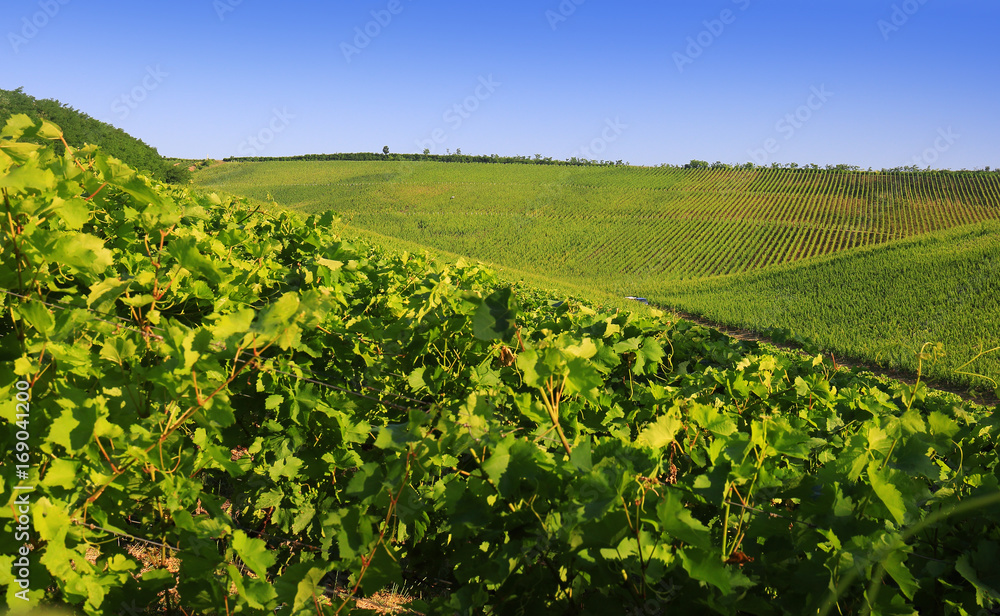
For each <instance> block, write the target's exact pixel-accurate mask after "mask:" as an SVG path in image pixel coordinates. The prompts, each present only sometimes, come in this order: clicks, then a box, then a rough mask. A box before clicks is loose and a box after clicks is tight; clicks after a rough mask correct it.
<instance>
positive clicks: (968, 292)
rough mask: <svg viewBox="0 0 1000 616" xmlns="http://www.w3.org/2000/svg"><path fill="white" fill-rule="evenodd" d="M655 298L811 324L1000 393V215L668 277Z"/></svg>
mask: <svg viewBox="0 0 1000 616" xmlns="http://www.w3.org/2000/svg"><path fill="white" fill-rule="evenodd" d="M646 292H648V294H649V297H650V298H651V299H654V300H656V301H657V302H661V303H665V304H667V305H670V306H676V307H678V308H679V309H682V310H684V311H687V312H690V313H694V314H698V315H701V316H704V317H705V318H708V319H711V320H713V321H715V322H721V323H727V324H732V325H735V326H738V327H744V328H749V329H752V330H754V331H767V330H771V329H777V330H790V331H794V332H808V336H809V338H811V340H812V342H813V343H815V344H817V345H819V346H820V347H822V348H828V349H837V350H838V353H841V354H843V355H846V356H848V357H851V358H855V359H861V360H864V361H866V362H869V363H872V364H880V365H883V366H886V367H903V368H906V369H909V370H910V371H911V372H913V373H916V372H917V370H918V368H920V367H921V366H920V363H919V359H918V357H919V354H920V350H921V347H922V346H923V345H924V343H926V342H934V343H938V342H939V343H942V344H943V345H944V348H945V349H946V352H947V354H946V355H944V356H943V357H939V358H938V359H937V361H936V362H934V364H932V365H923V366H922V368H923V372H924V374H925V375H930V376H933V377H935V378H938V379H941V380H947V381H950V382H953V383H958V384H961V385H963V386H968V387H975V388H978V389H980V390H984V391H986V392H995V395H996V396H997V397H1000V302H997V298H998V297H1000V221H987V222H984V223H979V224H975V225H968V226H964V227H960V228H956V229H951V230H948V231H944V232H936V233H929V234H926V235H921V236H917V237H913V238H909V239H906V240H901V241H897V242H893V243H891V244H887V245H881V246H873V247H870V248H867V249H862V250H855V251H850V252H845V253H841V254H835V255H830V256H828V257H826V258H822V259H813V260H810V261H807V262H802V263H796V264H789V265H786V266H782V267H775V268H769V269H766V270H761V271H758V272H753V273H750V274H748V275H744V276H735V277H722V278H713V279H706V280H693V281H685V282H683V283H666V284H663V285H661V286H659V287H658V288H657V287H656V286H655V285H650V288H648V289H647V290H646Z"/></svg>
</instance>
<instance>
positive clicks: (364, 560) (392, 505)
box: [334, 447, 416, 616]
mask: <svg viewBox="0 0 1000 616" xmlns="http://www.w3.org/2000/svg"><path fill="white" fill-rule="evenodd" d="M415 456H416V452H415V451H414V450H413V447H410V449H409V450H408V451H407V452H406V468H405V469H404V471H403V481H402V482H401V483H400V485H399V490H397V491H396V494H395V495H393V496H392V497H391V498H390V500H389V510H388V511H387V512H386V514H385V520H383V521H382V528H381V530H380V532H379V535H378V539H377V540H376V541H375V545H374V546H373V547H372V550H371V552H369V553H368V556H362V557H361V571H360V572H359V573H358V580H357V582H355V583H354V588H352V589H351V592H350V594H349V595H348V597H347V598H346V599H344V602H343V603H341V604H340V607H338V608H337V611H336V612H334V616H336V615H337V614H340V612H341V611H342V610H343V609H344V607H345V606H346V605H347V604H348V603H350V601H351V599H354V598H355V594H356V593H357V592H358V589H359V588H360V587H361V580H362V579H363V578H364V577H365V573H367V572H368V567H370V566H371V564H372V560H373V559H374V558H375V552H377V551H378V549H379V546H383V547H384V543H383V541H384V540H385V533H386V531H387V530H388V529H389V524H390V522H391V520H392V517H393V516H394V515H395V513H396V505H397V504H398V503H399V499H400V498H402V496H403V490H404V489H406V486H408V485H410V483H409V481H410V465H411V463H412V461H413V458H414V457H415ZM388 549H389V548H388V547H386V551H388ZM391 556H392V555H391V554H390V557H391Z"/></svg>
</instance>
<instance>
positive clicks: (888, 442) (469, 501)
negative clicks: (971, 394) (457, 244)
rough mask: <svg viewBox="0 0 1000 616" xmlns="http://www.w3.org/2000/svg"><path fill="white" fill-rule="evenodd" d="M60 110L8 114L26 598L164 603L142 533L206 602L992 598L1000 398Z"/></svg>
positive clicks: (272, 605)
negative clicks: (463, 246) (673, 308)
mask: <svg viewBox="0 0 1000 616" xmlns="http://www.w3.org/2000/svg"><path fill="white" fill-rule="evenodd" d="M47 131H48V128H47V127H45V126H43V125H42V124H41V123H32V122H31V121H30V120H29V121H25V119H22V118H15V122H14V124H8V127H7V129H5V131H4V133H3V137H2V138H0V177H2V178H3V181H2V186H3V187H2V189H0V191H2V195H3V208H4V210H5V212H4V214H5V218H6V222H5V223H4V224H3V225H0V288H2V289H5V290H6V291H5V292H4V293H3V294H0V308H2V314H3V317H2V320H0V336H2V337H0V353H2V355H3V357H2V358H0V359H2V364H0V415H2V417H3V422H2V423H0V441H2V442H3V444H4V445H5V446H6V447H7V450H8V451H14V450H15V443H16V442H25V441H24V440H23V439H22V440H19V439H20V438H21V437H19V436H17V434H18V431H19V430H24V431H28V432H29V433H30V435H31V436H30V438H29V439H27V441H26V442H28V443H29V444H30V448H31V449H30V454H27V456H26V457H28V458H29V460H30V473H29V478H28V479H26V480H22V481H20V483H22V484H30V485H33V486H34V487H35V490H34V491H33V492H31V493H30V501H31V507H30V516H31V522H30V524H29V528H30V541H31V543H32V544H33V545H34V548H35V549H34V550H33V551H32V552H31V553H30V559H31V560H32V563H33V565H32V567H33V569H32V571H33V573H32V576H33V577H32V580H33V581H32V584H33V590H32V593H33V594H32V595H31V596H32V598H33V600H34V601H35V602H36V603H37V602H39V601H41V600H42V599H44V600H46V601H47V602H50V603H53V604H57V605H64V606H71V607H73V608H74V609H76V610H77V611H79V612H81V613H85V614H105V613H113V612H116V611H119V610H121V609H122V608H121V607H120V606H123V605H124V606H129V605H135V606H136V607H135V611H137V612H138V611H150V612H151V611H153V610H154V609H155V608H156V606H157V605H158V602H159V601H160V600H159V598H158V595H159V594H160V593H162V592H164V591H165V590H166V589H168V588H171V587H173V585H174V583H175V580H174V576H173V575H172V574H170V573H169V572H167V571H166V570H163V569H159V570H151V571H147V572H146V573H145V574H143V575H141V576H140V575H138V574H137V572H138V571H139V563H138V562H137V561H136V558H135V557H134V556H133V555H132V554H131V553H130V552H128V551H127V550H126V549H125V548H124V547H122V546H120V545H119V544H118V543H117V542H116V541H114V537H115V533H119V534H128V535H132V536H137V537H148V538H155V539H156V540H157V541H159V542H162V543H163V544H164V545H168V546H172V549H173V548H176V549H177V550H176V552H175V555H176V557H177V558H178V560H179V561H180V570H179V572H178V575H177V578H178V583H177V587H176V592H177V594H178V597H179V601H180V606H181V607H183V608H184V610H185V611H186V612H187V613H198V614H225V613H244V614H270V613H274V612H275V611H276V610H277V613H279V614H319V613H323V614H334V613H338V612H339V613H346V610H348V609H350V607H353V605H354V598H353V597H356V596H358V595H360V594H370V593H372V592H374V591H377V590H379V589H383V588H386V587H388V586H389V585H391V584H394V583H395V584H399V583H406V584H409V585H418V587H419V585H421V584H423V582H421V581H422V580H440V581H441V582H439V583H438V587H437V588H436V589H430V588H428V589H427V592H426V593H424V594H423V598H422V599H420V600H414V601H413V602H412V603H411V604H410V605H409V607H411V608H413V609H415V610H417V611H419V612H421V613H434V614H439V613H456V612H457V613H462V614H479V613H496V614H507V613H510V614H514V613H547V614H578V613H596V614H606V613H622V612H625V613H639V612H640V611H641V612H642V613H667V612H670V613H673V612H675V611H676V612H678V613H719V614H737V613H755V614H802V613H816V612H820V613H824V614H829V613H832V610H837V613H843V614H861V613H874V614H881V613H912V612H915V611H921V612H924V611H929V610H937V611H940V612H941V613H945V614H965V613H974V612H975V611H976V610H977V609H979V608H980V607H982V608H985V609H990V608H991V607H993V606H995V605H996V596H997V586H996V574H995V571H994V570H993V569H992V568H991V566H992V563H993V562H994V561H995V558H996V555H997V552H998V548H997V545H1000V527H998V524H1000V516H998V514H997V512H998V510H1000V509H998V505H1000V488H998V483H997V462H998V458H997V444H998V443H997V440H998V437H1000V425H998V420H997V418H996V416H995V413H993V412H992V411H989V410H987V409H983V408H979V407H974V406H971V405H966V404H962V403H959V402H955V401H953V400H951V399H947V398H943V397H941V396H934V395H923V392H918V391H916V390H914V391H911V392H909V393H906V392H890V391H886V390H884V389H882V388H880V386H879V385H878V384H877V383H874V382H873V381H870V380H866V379H864V378H861V377H859V376H857V375H854V374H851V373H845V372H835V371H833V370H832V369H831V367H830V366H829V365H828V364H827V363H825V362H824V361H823V360H822V358H819V359H818V360H811V359H801V358H799V357H797V356H794V355H783V354H777V353H773V352H769V351H767V350H765V349H762V348H760V347H758V346H756V345H752V344H741V343H736V342H734V341H733V340H731V339H729V338H727V337H725V336H723V335H721V334H720V333H719V332H717V331H714V330H710V329H707V328H704V327H700V326H696V325H693V324H691V323H689V322H685V321H678V320H676V319H674V318H670V317H667V316H665V315H663V314H662V313H659V312H651V313H650V314H649V315H648V316H640V315H638V314H633V313H627V312H611V313H608V312H603V311H599V310H595V309H593V308H591V307H589V306H587V305H585V304H582V303H579V302H575V301H559V300H558V298H553V297H551V296H549V295H547V294H545V293H541V292H538V291H530V290H524V289H511V288H507V287H504V286H503V285H500V284H498V282H497V279H496V277H495V276H494V275H493V274H492V273H491V272H489V271H488V270H485V269H482V268H481V267H479V266H471V265H468V264H466V263H459V264H455V265H447V264H442V263H439V262H436V261H433V260H429V259H427V258H425V257H421V256H413V255H407V254H400V255H390V254H385V253H383V252H381V251H379V250H378V249H375V248H373V247H371V246H368V245H364V244H362V243H359V242H350V241H347V240H344V239H343V238H341V237H339V236H338V235H337V233H336V225H337V220H336V219H335V217H334V216H333V215H332V214H329V213H325V214H322V215H313V216H309V217H308V218H306V219H302V218H300V217H298V216H295V215H291V214H288V213H279V214H276V215H274V216H265V215H262V214H259V213H255V212H253V211H250V208H249V206H248V205H247V204H246V203H245V202H240V201H231V200H223V199H220V198H219V197H218V196H216V195H214V194H212V195H201V194H197V193H194V192H190V191H188V190H186V189H181V188H177V187H170V186H167V185H163V184H158V183H156V182H153V181H151V180H148V179H147V178H145V177H144V176H141V175H137V174H135V173H134V172H133V171H132V170H131V169H129V168H127V167H125V166H123V165H120V164H116V163H115V161H114V160H112V159H110V158H108V157H107V156H106V155H105V154H103V153H101V152H99V151H95V150H93V149H91V150H87V151H70V152H67V153H65V154H57V153H56V151H55V149H54V148H53V147H51V146H48V147H41V146H37V145H34V144H31V143H26V142H23V141H19V140H18V138H19V137H21V136H22V135H27V134H36V135H37V134H41V133H42V132H46V133H47ZM12 178H13V179H12ZM81 195H87V196H86V197H83V196H81ZM54 246H61V247H62V248H61V249H60V250H54V249H53V247H54ZM74 246H82V247H83V248H80V249H76V248H71V247H74ZM83 253H86V254H88V255H90V257H89V258H83V257H82V256H81V254H83ZM18 392H20V393H21V394H22V396H21V397H22V399H24V398H27V400H26V401H25V402H24V403H23V404H24V406H23V407H19V406H18V405H17V400H18V398H17V394H18ZM18 413H23V414H24V415H26V417H19V416H18ZM4 464H5V466H6V465H7V464H8V462H7V460H6V459H5V461H4ZM9 476H10V475H5V477H4V483H2V484H0V489H2V496H3V499H5V506H4V507H0V520H2V526H3V529H2V530H3V532H2V534H0V554H3V556H0V561H2V565H3V566H2V567H0V583H2V584H3V585H4V587H7V588H8V589H9V590H8V591H7V594H6V596H5V597H4V603H5V607H6V606H12V605H14V604H15V602H16V601H19V600H18V599H16V598H15V597H14V595H13V593H14V592H15V590H16V588H17V585H16V584H15V583H14V578H13V577H12V575H11V571H12V567H11V565H12V563H13V560H14V557H13V556H9V555H13V554H15V553H16V549H17V548H19V547H20V545H21V542H22V540H20V539H18V540H15V539H14V537H15V534H14V528H15V526H16V524H17V521H16V520H15V517H14V516H15V515H17V514H16V507H15V502H14V501H15V498H17V492H16V491H15V490H14V489H13V488H14V485H13V483H11V482H10V481H8V480H7V477H9ZM199 505H200V507H199ZM90 548H96V550H97V556H96V562H95V563H94V564H91V562H90V561H88V560H87V559H86V554H87V552H88V549H90ZM883 572H885V573H887V574H888V575H882V573H883ZM335 586H336V588H334V587H335ZM47 587H48V588H47ZM230 589H232V594H230V592H231V590H230ZM327 589H329V590H327ZM334 591H335V592H334ZM355 593H357V594H355ZM339 607H344V610H340V609H338V608H339Z"/></svg>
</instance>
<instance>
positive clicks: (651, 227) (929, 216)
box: [196, 162, 1000, 294]
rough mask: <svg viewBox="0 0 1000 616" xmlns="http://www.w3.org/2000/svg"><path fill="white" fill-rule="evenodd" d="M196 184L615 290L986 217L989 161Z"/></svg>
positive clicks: (393, 167) (385, 166)
mask: <svg viewBox="0 0 1000 616" xmlns="http://www.w3.org/2000/svg"><path fill="white" fill-rule="evenodd" d="M196 181H197V183H198V184H199V185H201V186H204V187H211V188H214V189H221V190H226V191H229V192H232V193H236V194H241V195H246V196H249V197H253V198H257V199H264V198H266V196H267V195H268V194H270V195H272V196H273V198H274V199H275V200H276V201H277V202H278V203H280V204H281V205H284V206H287V207H291V208H293V209H296V210H299V211H303V212H317V211H325V210H331V209H332V210H334V211H336V212H338V213H340V214H342V215H344V216H345V217H346V218H348V219H350V221H351V223H352V224H354V225H356V226H358V227H360V228H363V229H368V230H371V231H376V232H378V233H381V234H384V235H389V236H393V237H398V238H401V239H406V240H411V241H414V242H418V243H421V244H426V245H428V246H433V247H435V248H439V249H443V250H448V251H451V252H454V253H458V254H464V255H469V256H471V257H474V258H476V259H482V260H484V261H487V262H495V263H498V264H502V265H506V266H510V267H515V268H519V269H524V270H527V271H534V272H538V273H544V274H545V275H548V276H551V277H555V278H561V279H565V280H571V281H578V282H583V283H586V284H588V285H590V286H594V287H598V288H602V289H606V290H609V291H614V292H621V293H623V294H630V293H631V292H632V291H634V290H636V289H638V288H640V287H642V286H643V284H644V283H645V282H646V281H648V280H653V279H655V280H657V281H662V280H681V279H688V278H699V277H706V276H717V275H723V274H735V273H740V272H746V271H752V270H756V269H761V268H764V267H768V266H771V265H775V264H779V263H785V262H788V261H795V260H799V259H805V258H808V257H812V256H818V255H823V254H827V253H831V252H836V251H840V250H846V249H850V248H856V247H861V246H869V245H872V244H878V243H884V242H887V241H891V240H893V239H898V238H903V237H908V236H911V235H916V234H920V233H926V232H929V231H934V230H937V229H946V228H951V227H955V226H959V225H964V224H969V223H973V222H977V221H980V220H984V219H992V218H997V217H1000V177H997V176H994V175H989V174H979V175H975V176H961V177H953V176H941V177H938V176H927V175H918V174H876V173H872V174H869V173H857V172H827V171H808V170H798V171H791V170H781V169H777V170H776V169H767V170H762V169H736V170H731V169H730V170H715V169H709V170H685V169H676V168H631V167H626V168H621V167H593V168H590V167H583V168H566V167H550V166H543V165H491V164H447V163H433V162H430V163H428V162H266V163H227V164H224V165H220V166H217V167H213V168H211V169H208V170H206V171H203V172H201V173H200V174H199V176H198V179H197V180H196Z"/></svg>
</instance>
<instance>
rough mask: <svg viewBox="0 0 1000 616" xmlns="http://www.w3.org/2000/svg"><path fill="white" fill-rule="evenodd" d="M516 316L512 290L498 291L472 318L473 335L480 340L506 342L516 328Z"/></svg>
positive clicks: (480, 306) (489, 297)
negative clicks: (512, 301)
mask: <svg viewBox="0 0 1000 616" xmlns="http://www.w3.org/2000/svg"><path fill="white" fill-rule="evenodd" d="M515 316H516V310H515V309H514V307H513V306H512V303H511V291H510V289H509V288H503V289H498V290H497V291H494V292H493V293H491V294H490V295H489V296H488V297H486V298H485V299H483V301H482V303H481V304H480V305H479V307H478V308H477V309H476V313H475V314H474V315H473V317H472V331H473V334H474V335H475V337H476V338H478V339H480V340H505V339H507V338H509V337H510V335H511V332H512V330H513V328H514V318H515Z"/></svg>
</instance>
